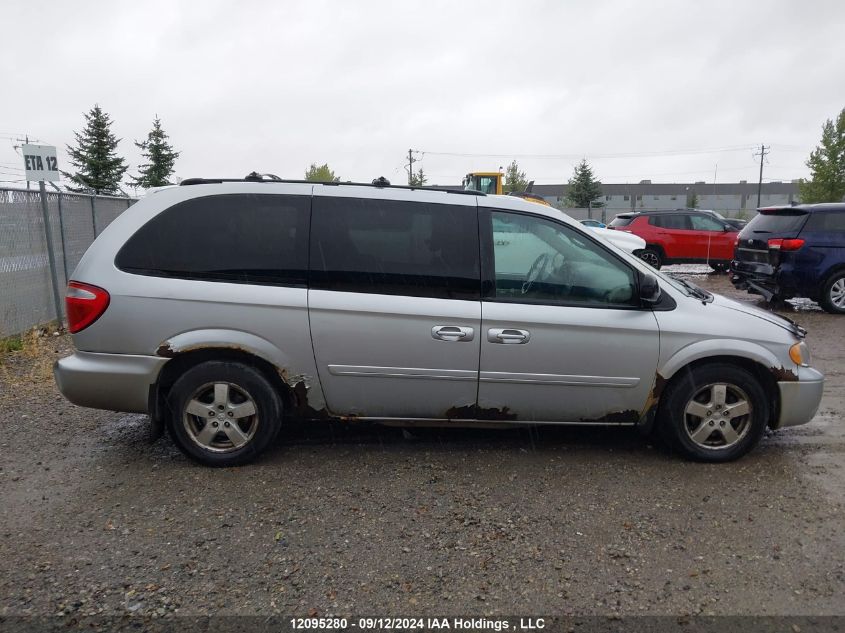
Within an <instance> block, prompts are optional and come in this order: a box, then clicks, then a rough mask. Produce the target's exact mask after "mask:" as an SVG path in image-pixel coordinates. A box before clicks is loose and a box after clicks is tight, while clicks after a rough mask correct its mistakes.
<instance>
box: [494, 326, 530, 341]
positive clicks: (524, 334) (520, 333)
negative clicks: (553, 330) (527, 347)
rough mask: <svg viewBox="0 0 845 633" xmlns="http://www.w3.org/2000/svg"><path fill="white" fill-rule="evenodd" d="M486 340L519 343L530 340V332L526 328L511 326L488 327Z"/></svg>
mask: <svg viewBox="0 0 845 633" xmlns="http://www.w3.org/2000/svg"><path fill="white" fill-rule="evenodd" d="M487 340H488V341H490V342H491V343H502V344H504V345H519V344H525V343H527V342H528V341H530V340H531V333H530V332H529V331H528V330H515V329H512V328H490V329H489V330H487Z"/></svg>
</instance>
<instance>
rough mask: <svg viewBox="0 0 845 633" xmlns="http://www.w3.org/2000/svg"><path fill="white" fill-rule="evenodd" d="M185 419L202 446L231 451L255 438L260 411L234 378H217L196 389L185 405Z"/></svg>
mask: <svg viewBox="0 0 845 633" xmlns="http://www.w3.org/2000/svg"><path fill="white" fill-rule="evenodd" d="M182 423H183V424H184V426H185V430H186V431H187V432H188V436H189V437H190V438H191V439H192V440H193V441H194V442H195V443H196V444H197V445H199V446H200V447H201V448H203V449H205V450H208V451H212V452H215V453H229V452H232V451H235V450H238V449H239V448H242V447H243V446H244V445H245V444H247V443H248V442H249V441H250V440H252V438H253V436H254V435H255V431H256V429H257V428H258V412H257V409H256V406H255V401H254V400H253V398H252V396H250V395H249V393H247V391H246V390H244V389H242V388H241V387H239V386H238V385H235V384H233V383H230V382H213V383H207V384H204V385H202V386H201V387H199V388H198V389H197V390H196V391H195V392H194V394H193V395H192V396H191V398H190V399H189V400H188V402H187V404H186V405H185V410H184V412H183V414H182Z"/></svg>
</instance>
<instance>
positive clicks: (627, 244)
mask: <svg viewBox="0 0 845 633" xmlns="http://www.w3.org/2000/svg"><path fill="white" fill-rule="evenodd" d="M587 228H589V229H590V230H591V231H593V232H594V233H597V234H598V235H601V236H602V237H603V238H604V239H606V240H607V241H608V242H612V243H613V244H615V245H616V246H618V247H619V248H621V249H623V250H626V251H628V252H629V253H630V252H633V251H635V250H637V249H641V248H645V240H644V239H643V238H641V237H640V236H638V235H634V234H633V233H625V232H624V231H614V230H613V229H603V228H600V227H597V226H590V227H587Z"/></svg>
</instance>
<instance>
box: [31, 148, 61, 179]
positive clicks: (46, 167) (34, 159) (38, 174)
mask: <svg viewBox="0 0 845 633" xmlns="http://www.w3.org/2000/svg"><path fill="white" fill-rule="evenodd" d="M22 148H23V164H24V168H25V169H26V179H27V180H58V179H59V164H58V162H56V148H55V147H53V146H52V145H23V146H22Z"/></svg>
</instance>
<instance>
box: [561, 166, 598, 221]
mask: <svg viewBox="0 0 845 633" xmlns="http://www.w3.org/2000/svg"><path fill="white" fill-rule="evenodd" d="M601 195H602V193H601V182H600V181H598V180H596V178H595V176H594V175H593V170H592V168H591V167H590V166H589V165H588V164H587V159H586V158H585V159H583V160H582V161H581V162H580V163H579V164H578V165H576V166H575V171H574V172H573V174H572V178H570V179H569V189H568V190H567V192H566V199H567V202H568V203H569V204H570V205H571V206H573V207H576V208H579V209H584V208H586V207H589V206H592V207H594V208H595V207H600V206H602V205H603V204H604V203H603V202H601V201H599V198H600V197H601Z"/></svg>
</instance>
